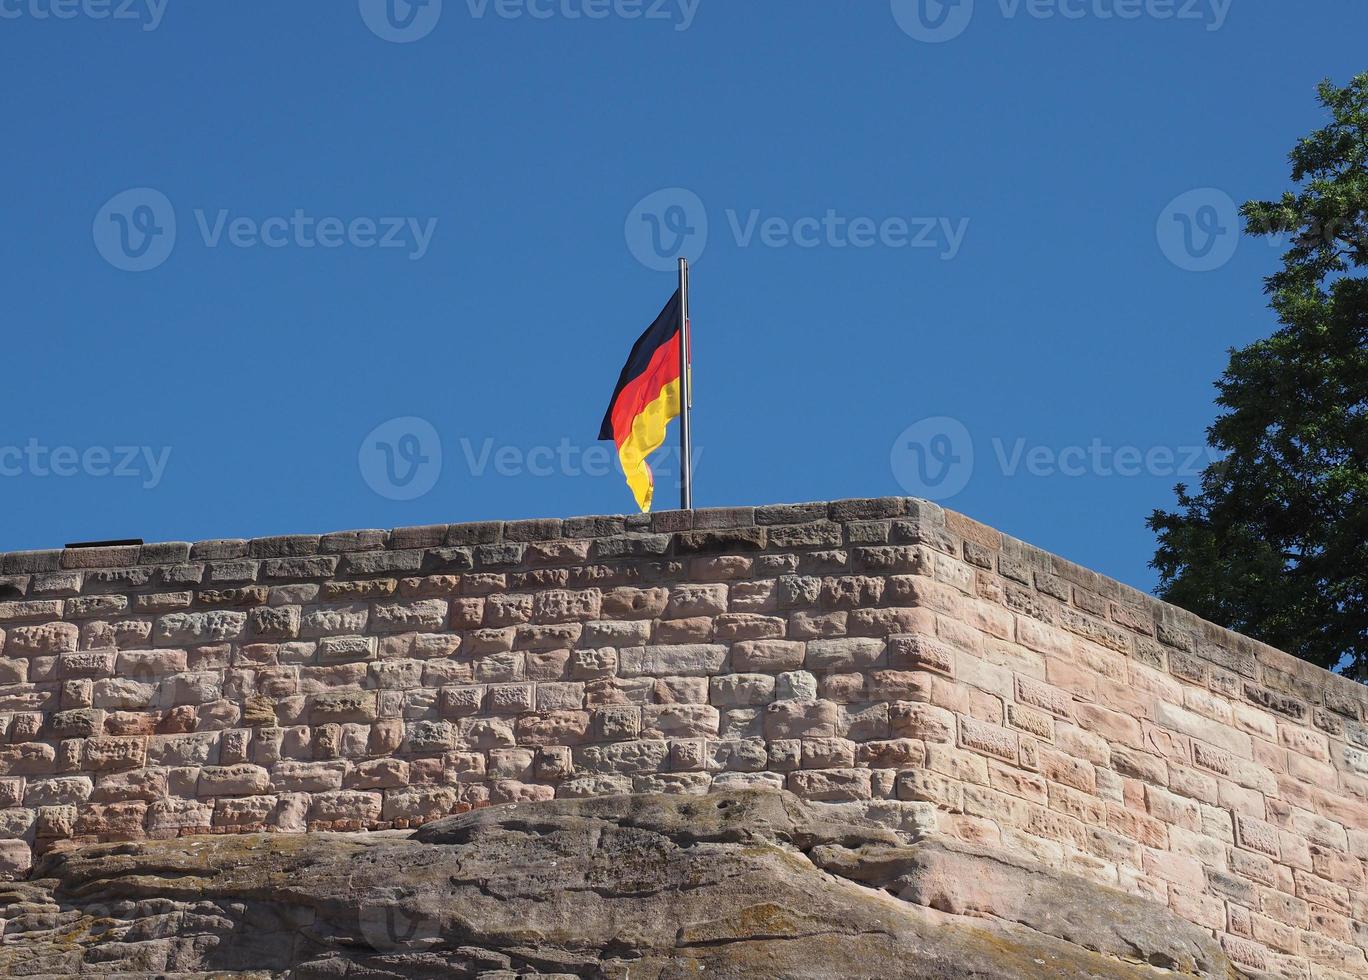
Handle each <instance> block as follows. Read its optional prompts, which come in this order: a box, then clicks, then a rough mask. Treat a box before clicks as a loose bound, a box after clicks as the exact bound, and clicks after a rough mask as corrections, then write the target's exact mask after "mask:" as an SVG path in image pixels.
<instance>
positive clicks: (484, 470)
mask: <svg viewBox="0 0 1368 980" xmlns="http://www.w3.org/2000/svg"><path fill="white" fill-rule="evenodd" d="M53 2H54V0H0V81H2V82H3V87H4V92H5V96H4V101H3V104H4V110H3V120H4V131H5V140H4V144H5V146H4V151H3V153H0V178H2V179H3V186H4V188H5V197H4V209H3V217H4V228H3V234H0V287H3V288H2V290H0V297H2V298H0V317H3V323H4V331H5V346H4V355H5V356H4V373H3V392H4V397H3V405H4V413H3V415H4V426H3V431H2V432H0V472H3V474H4V475H3V476H0V506H2V507H3V511H2V512H3V515H4V516H3V518H2V519H0V549H4V550H9V549H19V548H36V547H49V546H54V545H61V544H62V543H64V542H67V541H75V540H89V539H96V538H111V537H142V538H145V539H147V540H149V541H152V540H160V539H191V540H193V539H198V538H207V537H228V536H254V535H266V534H273V533H287V532H306V531H307V532H316V531H328V530H335V529H342V528H352V527H388V526H393V525H401V524H420V523H428V522H446V521H462V520H476V519H487V518H496V517H499V518H518V517H529V516H548V515H571V514H583V513H604V512H616V511H622V510H625V509H629V508H630V507H631V497H630V495H629V493H628V491H627V488H626V486H625V484H624V483H623V482H622V480H621V478H620V477H619V476H618V475H617V474H616V473H612V474H609V475H602V476H594V475H586V474H585V473H584V472H583V469H584V466H583V461H582V460H581V459H580V458H579V455H578V454H579V453H581V452H582V451H584V450H585V449H588V448H590V447H593V446H595V443H594V437H595V436H596V435H597V431H598V425H599V420H600V418H601V416H602V413H603V410H604V407H605V404H604V403H605V400H606V398H607V396H608V395H609V393H610V392H611V390H612V387H613V383H614V381H615V380H616V377H617V373H618V371H619V369H620V368H621V365H622V362H623V360H624V359H625V357H626V354H627V351H628V349H629V348H630V346H631V343H632V341H633V340H634V339H635V337H636V336H637V334H638V333H639V332H640V331H641V330H643V329H644V328H645V327H646V325H647V324H648V323H649V322H650V320H651V319H652V317H653V316H654V315H655V313H656V312H657V311H658V310H659V308H660V307H661V305H663V303H664V301H665V300H666V298H667V297H668V295H669V293H670V291H671V290H672V288H673V277H672V274H671V273H669V272H661V271H656V270H655V269H653V268H650V266H652V265H659V266H665V265H667V264H668V262H669V260H670V258H671V248H672V247H673V246H674V245H675V244H676V243H677V242H679V241H681V240H682V241H683V243H684V244H683V246H682V247H683V248H685V249H686V250H690V251H692V252H693V253H694V254H695V255H696V257H697V262H696V265H695V273H694V316H695V333H696V338H695V352H696V362H697V363H696V380H695V393H696V402H697V406H696V412H695V416H694V421H695V433H696V436H695V438H696V442H697V444H698V447H699V448H700V449H701V458H700V461H699V468H698V472H697V500H696V502H697V503H698V505H700V506H717V505H730V504H749V503H756V504H758V503H768V502H778V501H794V500H810V499H826V498H836V497H853V496H876V495H884V494H899V493H908V492H915V491H917V489H918V486H919V484H918V481H919V480H921V479H922V478H923V477H925V478H926V479H928V480H932V481H938V482H937V484H936V486H935V487H933V488H932V489H933V490H936V491H937V492H939V493H942V494H949V493H951V492H952V491H955V490H958V492H957V493H953V495H952V496H947V497H946V499H944V501H943V502H944V503H945V504H946V505H947V506H950V507H953V508H955V509H957V510H961V511H963V512H966V513H968V514H971V515H973V516H975V517H977V518H979V519H981V520H984V521H986V522H988V523H991V524H993V525H996V526H999V527H1001V528H1003V529H1005V530H1007V531H1009V532H1011V533H1013V534H1016V535H1018V536H1020V537H1023V538H1025V539H1027V540H1030V541H1032V542H1034V543H1037V544H1039V545H1041V546H1043V547H1046V548H1049V549H1051V550H1053V551H1057V552H1060V553H1063V554H1065V555H1067V556H1069V557H1071V558H1073V559H1075V560H1077V561H1079V562H1082V563H1084V564H1086V565H1089V566H1092V567H1094V568H1097V569H1099V570H1101V571H1104V572H1107V573H1109V574H1112V575H1114V576H1117V577H1119V578H1121V579H1123V580H1125V581H1127V582H1130V583H1132V584H1135V585H1137V586H1139V587H1141V588H1150V587H1152V586H1153V584H1154V577H1153V573H1152V572H1151V571H1150V570H1149V569H1148V567H1147V563H1148V561H1149V558H1150V557H1151V555H1152V552H1153V538H1152V536H1151V534H1150V533H1149V532H1148V531H1147V530H1146V528H1145V527H1144V520H1145V517H1146V515H1147V514H1148V513H1149V511H1150V510H1151V509H1152V508H1154V507H1156V506H1164V505H1168V504H1169V503H1170V502H1171V499H1172V495H1171V487H1172V485H1173V484H1174V483H1176V482H1177V477H1176V476H1174V475H1173V474H1172V473H1171V472H1170V470H1171V469H1172V467H1173V466H1176V465H1178V464H1181V463H1183V462H1185V459H1184V458H1183V457H1184V456H1187V455H1189V454H1188V453H1185V452H1181V451H1180V450H1182V447H1188V446H1194V445H1200V444H1201V443H1202V442H1203V439H1204V431H1205V427H1206V426H1207V424H1208V423H1209V422H1210V421H1211V419H1212V417H1213V412H1214V408H1213V404H1212V395H1213V392H1212V388H1211V383H1212V381H1213V380H1214V379H1215V378H1216V377H1217V376H1218V375H1219V373H1220V371H1221V370H1222V368H1223V367H1224V365H1225V361H1226V349H1227V348H1228V347H1229V346H1231V345H1242V344H1245V343H1247V342H1249V341H1251V340H1253V339H1254V338H1256V337H1259V336H1261V335H1265V334H1267V333H1269V332H1270V331H1271V330H1272V329H1273V326H1274V324H1273V321H1272V319H1271V316H1270V314H1269V313H1268V312H1267V310H1266V307H1265V304H1264V299H1263V296H1262V294H1261V277H1262V276H1264V275H1266V274H1267V273H1269V272H1270V271H1271V270H1272V269H1273V268H1274V267H1275V265H1276V262H1277V255H1278V251H1277V250H1276V249H1274V248H1270V247H1269V246H1268V245H1267V244H1265V243H1263V242H1261V241H1254V240H1245V241H1243V242H1240V243H1239V245H1238V248H1237V249H1236V250H1235V251H1234V254H1233V256H1232V255H1230V254H1229V249H1228V248H1227V243H1226V241H1225V240H1224V239H1221V237H1220V229H1221V228H1223V227H1226V225H1227V224H1228V221H1227V219H1226V217H1225V213H1224V211H1223V208H1224V207H1225V205H1224V203H1223V198H1222V197H1221V195H1222V194H1224V195H1228V196H1229V198H1230V199H1232V200H1234V201H1243V200H1245V199H1247V198H1250V197H1256V196H1257V197H1262V196H1269V195H1273V194H1276V193H1279V192H1280V191H1281V190H1282V189H1283V188H1284V187H1285V186H1287V164H1286V154H1287V151H1288V150H1289V148H1290V147H1291V145H1292V143H1293V141H1294V140H1295V139H1296V137H1298V136H1300V135H1302V134H1304V133H1306V132H1308V131H1309V130H1310V129H1311V128H1313V127H1314V126H1316V125H1318V124H1319V122H1320V118H1321V117H1320V114H1319V111H1318V109H1317V107H1316V105H1315V103H1314V86H1315V83H1316V82H1317V80H1319V79H1320V78H1322V77H1326V76H1330V77H1333V78H1335V79H1336V80H1340V81H1343V80H1344V79H1347V78H1348V77H1349V76H1350V75H1352V74H1353V73H1355V72H1357V71H1361V70H1363V69H1365V68H1368V63H1365V59H1364V51H1365V49H1364V39H1365V38H1366V37H1368V8H1366V7H1365V6H1364V5H1363V4H1362V3H1361V2H1357V0H1315V2H1307V3H1299V4H1295V5H1289V4H1285V3H1277V4H1275V3H1264V2H1255V0H1235V2H1233V3H1229V2H1227V0H1201V2H1195V3H1194V2H1191V0H1174V3H1173V4H1172V5H1171V6H1170V5H1166V4H1164V3H1162V2H1160V0H1153V3H1151V4H1149V5H1147V4H1146V3H1145V2H1142V0H1062V5H1061V4H1059V3H1052V2H1048V0H1046V2H1042V0H1034V3H1033V4H1028V2H1027V0H1020V2H1019V3H1018V2H1017V0H977V3H976V4H974V5H973V9H971V8H970V7H969V5H968V4H967V0H964V2H962V3H961V5H960V6H958V7H941V6H940V5H939V4H937V3H935V0H929V6H927V7H926V8H924V9H921V10H918V9H916V3H915V2H912V0H898V2H895V3H892V4H890V2H889V0H861V2H858V3H850V2H846V3H836V2H832V0H744V2H743V0H697V2H695V0H689V2H688V3H683V2H682V0H663V2H660V0H645V3H644V5H642V6H640V7H635V8H634V7H633V6H632V5H631V4H626V5H625V6H624V5H623V4H624V3H625V0H533V2H532V4H531V6H529V5H528V4H527V3H523V2H521V0H502V3H501V2H500V0H488V2H486V0H445V3H444V4H443V5H440V8H441V9H438V5H429V6H428V7H426V8H411V7H409V6H408V4H407V3H406V2H404V0H395V4H394V7H393V9H386V0H365V2H363V3H361V4H360V5H358V2H357V0H337V2H322V0H308V2H304V0H301V2H293V3H280V2H277V0H235V2H233V3H217V4H206V3H190V2H188V0H111V3H110V4H108V5H104V6H102V5H101V4H100V3H99V2H98V0H56V2H57V4H58V8H59V9H58V10H57V12H58V13H64V14H66V13H71V14H72V16H70V17H69V18H58V17H56V16H52V14H53V10H52V7H53ZM64 3H70V7H63V6H62V4H64ZM1132 3H1133V7H1131V6H1128V4H1132ZM653 5H655V7H654V9H653ZM586 6H587V7H588V8H589V9H590V12H594V11H595V10H598V9H603V10H606V12H607V16H606V17H605V18H602V19H596V18H590V17H583V16H581V17H575V16H572V15H574V14H578V13H583V12H584V11H585V10H586ZM634 9H638V10H642V11H646V12H650V13H659V14H660V15H661V16H660V17H655V16H649V17H640V18H629V17H627V16H624V14H627V13H631V12H632V11H633V10H634ZM1118 9H1119V12H1121V13H1125V12H1128V11H1129V10H1131V9H1134V10H1138V11H1139V16H1138V18H1133V19H1128V18H1122V17H1120V16H1114V14H1116V13H1117V12H1118ZM73 11H74V13H72V12H73ZM111 12H118V13H122V14H126V15H128V16H120V17H112V16H111V17H99V16H96V15H98V14H101V13H111ZM1166 12H1173V13H1175V14H1182V15H1183V16H1173V17H1165V16H1163V15H1164V14H1165V13H1166ZM966 13H969V14H970V15H971V16H969V18H968V19H967V20H965V19H964V16H965V14H966ZM536 14H548V15H549V16H545V17H541V16H534V15H536ZM1047 14H1053V16H1046V15H1047ZM1066 14H1068V15H1072V14H1080V15H1081V16H1066ZM937 25H939V26H937ZM681 28H682V29H681ZM937 31H939V35H937ZM419 34H423V35H424V36H421V37H418V36H417V35H419ZM928 34H931V35H933V36H938V37H939V40H938V41H936V42H934V43H933V42H932V41H928V40H926V39H924V38H925V37H926V35H928ZM949 34H953V35H955V36H953V37H947V36H946V35H949ZM396 38H397V39H398V40H396ZM401 41H403V43H400V42H401ZM139 188H148V189H151V191H152V192H154V193H151V194H149V193H148V192H147V191H138V192H137V194H135V195H133V196H131V197H130V196H127V195H124V196H119V195H123V192H126V191H129V190H131V189H139ZM668 188H683V189H686V190H687V191H688V192H690V194H692V195H694V196H695V197H696V202H695V197H690V196H688V195H679V194H669V195H665V196H664V197H660V196H656V197H654V198H651V199H650V200H647V203H646V204H645V205H643V206H641V207H638V204H639V202H642V201H643V200H644V199H647V198H648V197H650V195H653V194H656V192H658V191H661V190H662V189H668ZM1204 188H1213V189H1215V191H1217V192H1219V193H1214V194H1213V192H1211V191H1201V189H1204ZM1194 190H1199V191H1200V193H1199V194H1198V195H1196V196H1192V195H1189V196H1187V197H1185V198H1182V199H1181V200H1179V202H1178V203H1177V204H1176V205H1173V206H1170V205H1171V202H1174V201H1175V199H1179V198H1180V196H1181V195H1185V194H1188V192H1191V191H1194ZM700 207H701V212H702V217H703V218H704V219H705V220H706V223H707V237H706V241H704V240H703V238H702V227H701V222H700V220H699V217H700V216H699V215H698V214H697V213H696V212H698V210H699V209H700ZM168 208H169V209H170V216H171V217H172V218H173V220H174V223H175V225H174V227H175V238H174V243H172V240H171V237H170V228H169V227H168V222H167V220H166V218H167V211H166V209H168ZM681 208H682V209H683V210H680V209H681ZM652 209H654V216H652V214H649V213H643V212H644V211H645V212H650V211H651V210H652ZM828 215H830V217H828ZM328 218H333V219H339V220H337V221H336V222H324V223H323V224H322V225H319V224H318V222H319V221H320V220H322V219H328ZM681 218H682V223H681ZM928 218H930V219H934V221H933V222H932V223H931V225H930V226H929V227H930V229H931V230H930V231H924V230H923V228H924V222H923V220H922V219H928ZM388 219H402V221H401V223H400V225H399V226H398V230H394V231H391V225H392V222H390V221H389V220H388ZM651 221H655V222H658V223H659V227H660V229H661V230H660V232H659V234H658V235H656V236H655V239H654V240H653V239H652V225H651V224H650V222H651ZM852 222H853V224H851V223H852ZM1184 222H1187V225H1188V228H1189V229H1190V231H1191V236H1190V237H1189V238H1188V239H1187V240H1184V238H1183V237H1182V235H1183V231H1184V230H1185V226H1184ZM684 227H687V228H692V229H693V234H692V235H689V234H687V233H681V229H682V228H684ZM1161 233H1162V234H1161ZM121 236H122V237H121ZM386 236H388V240H389V243H390V244H389V245H387V246H386V247H380V243H381V241H382V240H384V239H385V238H386ZM320 238H321V239H323V240H325V241H326V242H328V244H329V245H332V246H335V247H324V246H323V245H321V244H319V240H320ZM914 241H917V242H926V243H929V247H922V246H921V245H917V246H914V245H913V244H912V243H913V242H914ZM266 242H269V243H270V244H266ZM800 243H801V244H800ZM1230 244H1234V240H1233V239H1230ZM309 245H312V246H313V247H307V246H309ZM391 245H392V246H393V247H390V246H391ZM700 246H701V252H700ZM842 246H844V247H842ZM168 249H169V250H168ZM657 253H663V258H659V259H658V258H657ZM1185 253H1186V254H1185ZM121 266H123V267H121ZM1184 266H1187V267H1188V268H1185V267H1184ZM126 267H132V268H134V269H138V268H142V271H129V269H128V268H126ZM1201 269H1205V270H1206V271H1198V270H1201ZM396 418H399V419H405V418H416V419H419V420H422V421H421V423H410V422H400V423H393V424H391V425H389V426H388V428H385V429H382V430H381V431H380V432H379V433H378V434H374V435H372V432H373V430H375V429H376V428H377V427H378V426H381V425H382V424H383V423H387V422H389V420H392V419H396ZM926 418H949V419H953V420H956V421H957V422H958V423H959V426H962V428H960V427H959V426H955V425H954V424H952V423H943V422H937V423H923V424H922V425H920V426H919V427H918V426H917V424H918V423H919V422H921V420H923V419H926ZM909 428H911V431H910V432H909V431H908V430H909ZM966 440H967V444H968V445H969V446H971V447H972V450H973V453H974V459H973V465H972V467H966V463H965V460H966V454H965V452H964V449H965V446H966ZM380 443H384V444H385V445H386V446H388V447H389V448H387V449H382V448H380ZM438 443H440V447H441V454H442V455H441V460H440V468H439V466H438V463H437V460H436V453H435V452H434V450H435V448H436V445H437V444H438ZM563 443H564V445H565V446H566V447H568V449H569V450H570V452H569V453H567V454H564V455H563V457H562V455H561V454H559V453H555V454H553V453H547V452H545V451H543V452H540V453H539V452H536V450H538V447H550V448H551V449H552V450H556V449H558V447H561V446H562V444H563ZM126 446H130V447H136V448H137V449H138V454H137V456H136V458H135V459H133V460H126V459H124V457H125V456H127V452H126V451H124V450H123V448H122V447H126ZM1093 446H1098V447H1105V449H1106V450H1112V449H1115V448H1118V447H1134V448H1135V449H1136V450H1139V451H1143V452H1146V453H1148V452H1149V451H1150V450H1154V449H1156V448H1157V449H1158V450H1159V454H1158V455H1151V456H1150V457H1149V459H1148V461H1145V460H1141V461H1140V463H1139V465H1138V469H1139V471H1140V472H1139V473H1138V474H1137V473H1134V472H1133V470H1135V469H1136V465H1135V457H1124V458H1123V460H1122V464H1123V465H1122V469H1123V470H1125V471H1126V473H1128V474H1130V475H1119V474H1117V473H1116V472H1115V469H1116V467H1115V465H1114V463H1113V462H1112V461H1111V456H1110V454H1109V453H1106V452H1101V453H1100V454H1099V451H1095V450H1090V448H1089V447H1093ZM61 447H70V450H71V452H67V451H64V450H62V451H59V450H60V449H61ZM899 447H901V448H899ZM919 447H920V448H919ZM1070 447H1076V449H1075V450H1074V451H1073V452H1070V451H1069V450H1070ZM486 449H488V450H489V452H488V453H487V452H486ZM1079 450H1081V451H1079ZM1166 450H1174V451H1178V452H1177V455H1176V458H1175V459H1174V460H1170V459H1169V457H1168V455H1167V452H1166ZM168 451H169V454H168ZM54 452H57V457H56V459H54V458H53V455H52V454H53V453H54ZM386 453H388V454H390V455H389V456H388V457H387V456H386V455H385V454H386ZM595 453H597V454H598V455H591V456H590V457H589V469H590V470H591V471H597V470H599V469H601V468H602V464H603V460H604V457H603V455H602V454H603V450H602V449H601V448H600V449H598V450H595ZM919 454H927V455H925V456H923V455H919ZM424 460H426V462H424ZM918 463H924V464H925V465H924V466H919V465H918ZM947 464H948V465H949V468H948V469H947ZM1061 468H1062V469H1064V470H1067V471H1068V473H1070V474H1075V475H1065V474H1064V473H1062V472H1060V470H1061ZM54 469H55V470H56V471H57V472H54ZM111 471H117V472H118V473H122V474H132V475H116V473H115V472H111ZM674 472H675V470H674V469H671V470H670V473H671V474H673V473H674ZM61 473H67V474H74V475H59V474H61ZM1080 473H1081V475H1078V474H1080ZM947 474H948V477H947ZM959 484H962V485H963V487H962V489H960V488H959V486H958V485H959ZM658 495H659V498H660V499H661V501H662V502H665V503H668V502H669V501H670V500H671V499H672V498H673V496H674V490H673V488H672V487H671V485H670V484H669V482H668V479H667V478H666V477H663V476H662V478H661V485H660V487H659V489H658ZM404 498H408V499H404Z"/></svg>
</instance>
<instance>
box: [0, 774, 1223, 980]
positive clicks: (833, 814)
mask: <svg viewBox="0 0 1368 980" xmlns="http://www.w3.org/2000/svg"><path fill="white" fill-rule="evenodd" d="M0 908H2V909H3V911H0V915H2V916H3V920H0V925H3V934H2V936H0V975H3V976H9V977H29V978H36V977H69V976H76V975H79V976H101V977H110V976H122V977H129V978H133V977H164V976H173V977H178V976H215V977H240V978H246V977H251V978H258V977H260V978H265V977H291V978H338V977H346V978H359V977H365V978H382V977H384V978H390V977H393V978H413V977H489V978H501V980H502V978H509V980H511V978H515V977H522V976H559V977H562V978H565V977H581V978H591V977H593V978H618V980H666V978H682V977H698V976H708V977H714V978H719V977H720V978H728V977H735V978H742V977H747V978H749V977H766V978H770V977H774V978H790V977H791V978H807V977H810V978H829V977H868V978H876V977H877V978H889V977H907V978H921V980H951V978H954V980H962V978H979V980H1061V978H1078V980H1083V978H1089V980H1121V978H1127V980H1139V978H1145V980H1150V978H1153V980H1158V978H1160V977H1173V976H1175V975H1177V976H1179V977H1200V978H1228V977H1235V976H1237V975H1238V974H1236V973H1235V972H1234V971H1233V970H1232V968H1231V966H1230V964H1229V963H1228V961H1227V960H1226V958H1225V956H1224V954H1223V952H1222V950H1221V947H1220V946H1219V945H1218V944H1217V943H1216V942H1215V941H1214V940H1213V938H1212V936H1211V934H1210V933H1209V932H1207V931H1206V930H1204V929H1201V928H1199V927H1197V926H1194V925H1192V924H1189V923H1187V922H1185V921H1183V920H1181V919H1179V918H1177V917H1176V916H1174V915H1173V914H1172V913H1170V912H1169V911H1167V910H1166V909H1164V908H1162V907H1160V906H1158V905H1154V904H1150V903H1148V902H1145V901H1143V900H1141V899H1137V898H1135V897H1132V896H1130V895H1127V894H1124V893H1122V892H1119V891H1114V890H1110V889H1106V888H1103V887H1099V886H1097V885H1094V884H1091V883H1089V882H1085V881H1083V880H1082V879H1075V878H1071V877H1068V876H1065V875H1061V874H1059V873H1057V872H1055V871H1052V870H1050V869H1047V868H1044V867H1040V866H1037V865H1033V864H1030V863H1028V862H1026V861H1024V860H1021V859H1019V858H1016V857H1014V856H1011V855H1007V854H1003V853H1000V852H996V851H989V850H984V849H979V848H974V847H971V846H969V845H966V844H964V843H958V842H953V841H949V840H942V839H940V838H936V837H930V838H924V839H916V838H915V837H914V836H912V835H908V834H905V833H900V832H896V831H894V830H891V829H888V828H887V827H885V826H883V825H881V824H879V823H876V822H875V821H873V820H870V819H868V818H866V817H865V816H863V815H862V813H861V811H860V805H859V804H849V805H830V804H814V803H806V802H803V801H800V800H799V799H798V798H796V797H793V796H790V795H788V794H783V793H770V792H758V791H745V792H733V793H718V794H714V795H710V796H679V795H676V796H618V797H603V798H598V799H584V800H552V801H546V802H537V803H527V804H506V805H502V806H496V807H489V808H486V809H481V810H477V811H474V812H472V813H468V814H464V815H462V816H458V817H452V818H449V819H445V820H440V821H436V822H434V823H430V824H428V825H426V826H424V827H422V828H420V829H418V830H417V831H412V832H388V833H374V834H308V835H298V836H292V835H283V834H269V835H246V836H204V837H183V838H179V839H173V840H164V841H150V840H149V841H141V842H135V843H115V844H97V845H91V846H87V847H84V848H80V849H74V850H67V851H58V852H54V853H51V854H49V855H47V856H46V857H44V858H43V859H42V861H41V862H40V864H39V865H38V867H36V868H35V873H34V876H33V877H32V878H31V879H30V880H29V881H26V882H19V883H11V884H7V885H0Z"/></svg>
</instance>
